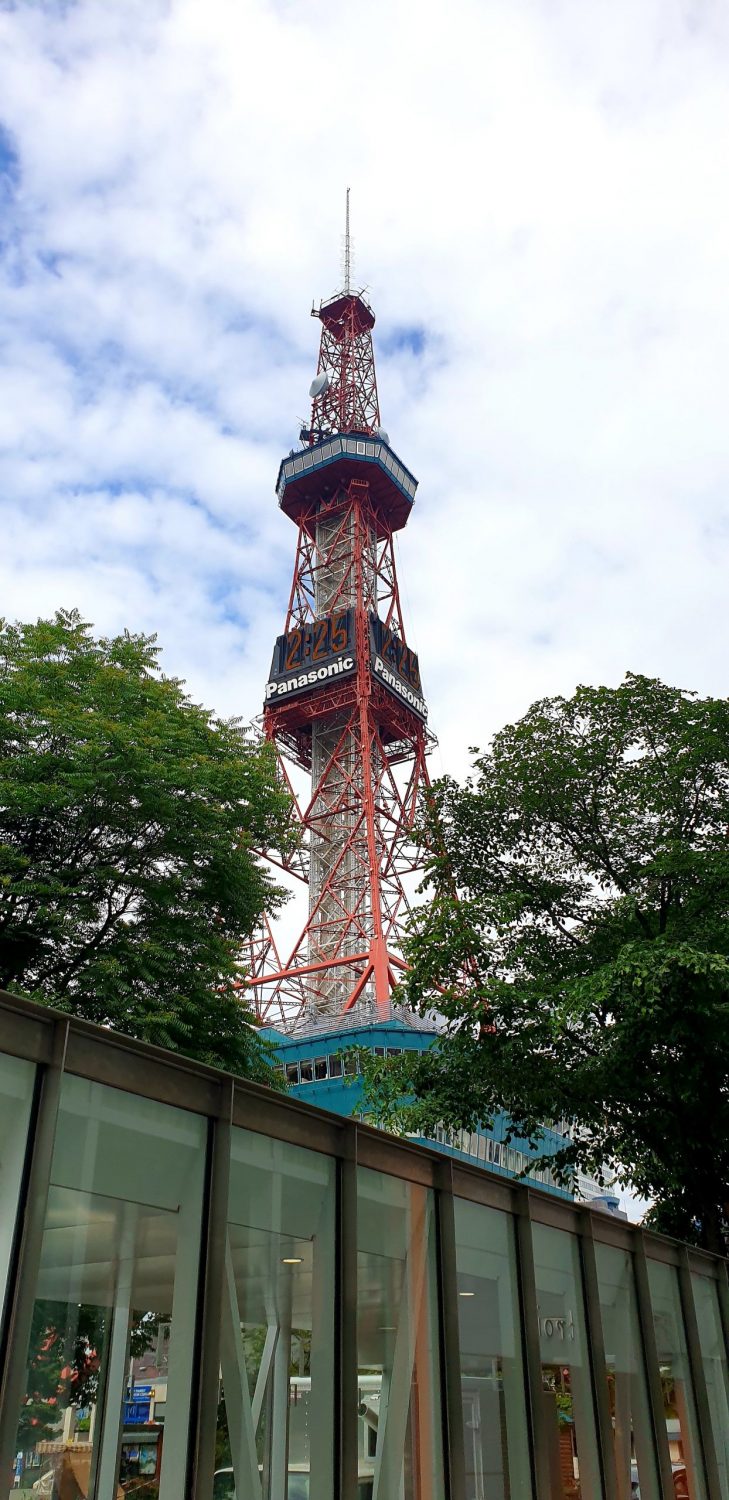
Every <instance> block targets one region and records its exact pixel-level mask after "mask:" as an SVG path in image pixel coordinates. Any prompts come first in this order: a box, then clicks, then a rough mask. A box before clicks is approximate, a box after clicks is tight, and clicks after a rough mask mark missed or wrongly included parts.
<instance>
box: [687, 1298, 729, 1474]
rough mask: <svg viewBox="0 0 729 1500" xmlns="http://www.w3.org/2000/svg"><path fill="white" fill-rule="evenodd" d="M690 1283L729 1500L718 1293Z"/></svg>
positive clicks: (728, 1405) (728, 1428)
mask: <svg viewBox="0 0 729 1500" xmlns="http://www.w3.org/2000/svg"><path fill="white" fill-rule="evenodd" d="M691 1280H692V1284H693V1289H694V1305H695V1307H696V1321H697V1323H698V1325H699V1342H700V1344H701V1357H702V1360H703V1365H704V1379H705V1380H706V1391H707V1395H708V1398H709V1409H710V1411H711V1430H712V1433H713V1436H714V1446H715V1448H716V1461H717V1464H718V1467H719V1482H720V1484H721V1494H722V1500H729V1371H727V1358H726V1344H725V1342H724V1334H723V1329H722V1324H721V1316H720V1312H719V1292H718V1288H717V1285H716V1282H715V1281H711V1280H710V1279H709V1277H708V1276H696V1275H694V1276H692V1278H691Z"/></svg>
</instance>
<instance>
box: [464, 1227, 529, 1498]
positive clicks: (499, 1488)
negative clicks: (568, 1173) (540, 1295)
mask: <svg viewBox="0 0 729 1500" xmlns="http://www.w3.org/2000/svg"><path fill="white" fill-rule="evenodd" d="M455 1221H456V1269H457V1274H458V1329H459V1337H460V1350H461V1394H462V1400H463V1437H464V1450H465V1464H466V1500H507V1497H508V1496H510V1495H520V1496H521V1495H523V1496H528V1495H529V1494H530V1492H531V1473H530V1464H529V1439H528V1432H527V1423H526V1410H525V1401H524V1374H523V1368H522V1357H521V1334H520V1327H519V1304H518V1299H517V1291H516V1272H515V1263H514V1241H513V1235H514V1230H513V1225H512V1223H511V1220H510V1218H509V1217H508V1216H507V1215H506V1214H502V1213H499V1212H498V1211H497V1210H496V1209H493V1208H484V1207H482V1206H481V1205H480V1204H478V1203H468V1202H466V1200H465V1199H463V1198H456V1199H455Z"/></svg>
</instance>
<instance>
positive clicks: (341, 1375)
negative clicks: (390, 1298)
mask: <svg viewBox="0 0 729 1500" xmlns="http://www.w3.org/2000/svg"><path fill="white" fill-rule="evenodd" d="M344 1150H345V1153H346V1154H345V1155H344V1157H343V1159H342V1160H340V1162H339V1163H338V1168H339V1175H338V1193H337V1236H336V1256H337V1275H336V1291H337V1299H336V1307H337V1314H338V1318H337V1322H336V1323H335V1352H336V1360H337V1374H338V1381H337V1386H338V1399H337V1412H336V1421H337V1448H338V1469H339V1495H340V1500H357V1457H358V1438H359V1416H358V1412H357V1369H358V1360H357V1126H356V1125H355V1124H348V1125H346V1126H345V1136H344Z"/></svg>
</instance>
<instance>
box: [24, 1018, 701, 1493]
mask: <svg viewBox="0 0 729 1500" xmlns="http://www.w3.org/2000/svg"><path fill="white" fill-rule="evenodd" d="M59 1034H60V1039H61V1041H62V1043H63V1045H59V1044H58V1043H59ZM24 1046H25V1047H26V1055H25V1056H23V1055H22V1053H23V1047H24ZM3 1047H6V1048H7V1049H8V1050H7V1052H4V1051H3ZM10 1052H12V1054H13V1055H9V1053H10ZM59 1057H63V1058H64V1064H63V1067H61V1065H60V1063H59V1062H58V1061H57V1059H58V1058H59ZM41 1083H42V1085H43V1086H42V1088H37V1087H36V1085H37V1084H41ZM0 1204H1V1206H2V1214H1V1215H0V1305H2V1309H3V1322H2V1339H1V1342H0V1352H1V1353H2V1366H1V1367H0V1500H2V1493H3V1489H4V1492H5V1493H7V1495H8V1497H9V1500H10V1497H13V1496H15V1497H18V1500H43V1497H45V1500H124V1497H127V1500H187V1497H190V1500H659V1497H660V1500H729V1363H728V1359H727V1307H728V1305H729V1287H728V1283H727V1274H726V1263H725V1262H724V1261H722V1260H719V1259H718V1258H716V1257H712V1256H708V1255H704V1254H702V1253H700V1252H693V1251H691V1250H688V1251H687V1250H686V1249H684V1248H683V1247H681V1246H679V1245H677V1244H674V1243H673V1242H671V1241H670V1240H666V1239H663V1238H661V1239H659V1238H655V1237H653V1236H651V1235H650V1234H648V1233H646V1232H643V1231H642V1230H640V1229H639V1228H636V1227H634V1226H631V1225H627V1224H620V1223H616V1222H614V1221H612V1220H609V1219H608V1218H607V1216H603V1215H601V1214H600V1213H599V1212H596V1211H591V1210H589V1209H588V1208H575V1207H574V1205H569V1204H564V1203H561V1202H560V1201H558V1200H555V1198H554V1197H550V1196H549V1195H547V1194H544V1193H541V1192H540V1191H539V1190H538V1189H534V1188H531V1189H530V1188H527V1187H526V1186H525V1185H524V1184H521V1183H512V1182H505V1181H504V1179H503V1178H498V1177H496V1176H495V1175H493V1174H489V1173H488V1172H486V1171H480V1170H478V1169H474V1168H469V1167H468V1166H466V1165H460V1164H458V1163H454V1162H448V1163H444V1161H443V1159H442V1158H440V1157H438V1156H437V1154H436V1153H435V1152H429V1151H427V1150H424V1149H422V1148H420V1147H418V1146H417V1145H414V1144H412V1143H407V1142H402V1141H394V1140H393V1139H392V1138H390V1137H387V1136H383V1135H380V1134H378V1133H377V1132H375V1131H372V1130H370V1129H368V1128H367V1127H363V1126H361V1125H358V1124H357V1123H356V1122H355V1121H354V1120H351V1119H342V1118H337V1117H334V1116H329V1117H328V1116H326V1115H324V1114H323V1113H322V1112H319V1111H316V1110H311V1109H309V1108H308V1107H307V1106H306V1105H305V1104H301V1103H300V1102H298V1101H292V1100H291V1099H290V1098H285V1097H282V1096H277V1095H273V1094H270V1093H268V1092H267V1091H266V1090H263V1089H260V1088H256V1087H255V1086H253V1085H248V1084H246V1083H244V1082H241V1081H239V1080H232V1079H226V1078H225V1077H224V1076H223V1075H220V1074H215V1073H213V1072H212V1070H209V1069H204V1068H196V1067H195V1066H193V1065H191V1064H186V1063H184V1062H183V1061H182V1060H181V1059H179V1058H175V1057H173V1056H171V1055H169V1054H162V1053H160V1052H158V1051H154V1050H153V1049H148V1048H144V1047H142V1046H138V1045H137V1044H135V1043H130V1042H126V1041H120V1039H118V1038H113V1037H112V1036H111V1035H110V1033H108V1032H105V1031H103V1030H102V1029H100V1028H93V1027H89V1026H81V1025H80V1024H79V1023H76V1022H74V1021H67V1020H65V1019H64V1018H60V1017H56V1016H54V1015H53V1014H52V1013H49V1012H42V1011H38V1010H37V1009H36V1008H35V1007H32V1006H31V1005H30V1004H29V1003H25V1002H23V1001H18V1000H16V999H12V1000H11V998H10V997H3V996H1V995H0ZM646 1266H647V1274H646V1269H645V1268H646ZM588 1273H589V1274H588Z"/></svg>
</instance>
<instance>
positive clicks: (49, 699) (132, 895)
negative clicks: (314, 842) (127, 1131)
mask: <svg viewBox="0 0 729 1500" xmlns="http://www.w3.org/2000/svg"><path fill="white" fill-rule="evenodd" d="M288 827H289V823H288V802H287V799H286V797H285V796H284V794H283V793H282V791H281V790H280V788H279V785H278V783H277V779H276V774H275V765H274V761H273V757H272V754H271V752H270V748H269V747H268V746H265V745H260V744H258V743H256V742H254V741H253V740H252V739H251V737H250V736H249V734H248V733H247V732H246V731H245V730H244V729H243V728H242V727H241V726H240V725H239V724H238V723H237V722H235V721H227V722H223V721H221V720H218V719H215V718H214V717H213V716H212V715H211V714H210V713H209V712H208V711H206V710H205V709H203V708H201V707H199V706H198V705H197V704H195V703H193V702H191V700H190V699H189V697H188V696H187V695H186V693H185V692H184V690H183V687H182V684H181V683H180V682H179V681H177V680H175V679H173V678H169V677H165V676H164V675H163V673H162V672H161V671H160V668H159V664H158V648H157V647H156V645H155V643H154V637H149V636H144V635H132V634H129V633H126V632H125V633H124V634H123V635H120V636H116V637H115V638H114V639H111V640H104V639H102V640H95V639H94V638H93V636H92V634H91V630H90V627H89V626H88V625H87V624H85V623H84V622H83V621H82V620H81V618H80V616H79V615H78V613H76V612H71V613H63V612H61V613H58V614H57V615H56V617H55V619H54V620H39V621H38V622H37V623H36V624H28V625H20V624H16V625H11V624H8V623H5V622H0V987H5V988H6V989H9V990H13V991H16V992H21V993H25V994H28V995H30V996H31V997H32V998H34V999H37V1000H40V1001H43V1002H45V1003H47V1004H49V1005H53V1006H55V1007H57V1008H59V1009H61V1010H65V1011H69V1012H72V1013H74V1014H76V1015H80V1016H83V1017H85V1018H87V1019H89V1020H92V1021H97V1022H101V1023H102V1024H104V1025H109V1026H112V1027H115V1028H117V1029H118V1030H120V1031H124V1032H126V1033H128V1034H129V1035H130V1036H135V1037H139V1038H141V1039H143V1040H145V1041H150V1042H155V1043H157V1044H158V1045H161V1046H164V1047H171V1048H174V1049H177V1050H179V1051H180V1052H184V1053H186V1054H188V1055H189V1056H192V1057H195V1058H198V1059H200V1060H202V1061H205V1062H210V1063H213V1064H216V1065H218V1066H224V1067H226V1068H230V1069H232V1070H233V1071H236V1072H242V1073H247V1074H249V1075H251V1074H252V1075H253V1076H260V1077H265V1078H266V1080H267V1081H270V1079H271V1077H272V1075H271V1072H270V1070H269V1068H268V1066H267V1064H266V1061H265V1049H264V1048H263V1046H262V1044H261V1043H260V1042H259V1041H258V1039H257V1038H256V1035H255V1032H254V1031H253V1030H252V1029H251V1026H250V1019H251V1018H250V1015H249V1012H248V1011H247V1009H246V1007H245V1004H244V1003H243V1001H242V999H241V997H240V992H239V990H238V988H237V984H238V981H239V970H238V967H237V959H238V955H239V951H240V945H241V942H242V940H243V939H244V938H245V936H246V935H247V934H248V933H249V932H250V930H251V928H252V927H253V925H254V924H255V922H256V920H257V918H258V917H259V915H260V913H261V912H262V911H263V910H264V909H267V910H269V911H270V910H272V909H273V908H275V907H276V905H277V904H278V902H279V901H280V899H281V893H280V892H279V891H278V890H277V889H276V887H275V886H274V885H273V884H272V882H271V881H270V879H269V878H268V876H267V874H266V872H265V870H264V868H263V866H262V865H261V864H260V863H259V861H258V860H257V859H256V858H255V856H254V854H253V852H252V851H253V849H254V848H255V847H256V846H259V847H264V846H275V845H276V844H279V845H281V844H282V843H285V842H286V840H287V838H288V837H289V836H290V835H289V834H288V832H287V828H288Z"/></svg>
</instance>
